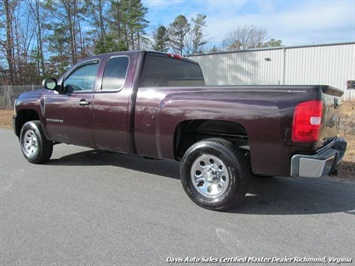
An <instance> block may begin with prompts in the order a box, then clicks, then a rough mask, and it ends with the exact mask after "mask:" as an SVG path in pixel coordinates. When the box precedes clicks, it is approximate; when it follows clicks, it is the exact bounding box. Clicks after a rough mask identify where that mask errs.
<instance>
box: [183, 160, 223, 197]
mask: <svg viewBox="0 0 355 266" xmlns="http://www.w3.org/2000/svg"><path fill="white" fill-rule="evenodd" d="M190 174H191V181H192V184H193V186H194V187H195V189H196V190H197V191H198V192H199V193H200V194H202V195H203V196H205V197H208V198H217V197H219V196H221V195H222V194H223V193H224V192H225V191H226V190H227V188H228V185H229V182H230V179H229V173H228V169H227V167H226V165H225V164H224V163H223V162H222V161H221V160H220V159H218V158H217V157H216V156H213V155H210V154H201V155H200V156H199V157H197V158H196V160H195V161H194V163H193V164H192V167H191V172H190Z"/></svg>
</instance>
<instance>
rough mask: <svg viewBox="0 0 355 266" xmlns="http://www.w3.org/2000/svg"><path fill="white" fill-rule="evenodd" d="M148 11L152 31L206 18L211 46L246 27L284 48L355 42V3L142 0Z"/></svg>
mask: <svg viewBox="0 0 355 266" xmlns="http://www.w3.org/2000/svg"><path fill="white" fill-rule="evenodd" d="M142 2H143V4H144V5H145V6H146V7H148V8H149V13H148V15H147V19H148V20H149V21H150V30H153V29H154V28H157V27H158V26H159V25H164V26H168V25H169V24H170V23H171V22H173V20H174V19H175V17H177V16H178V15H180V14H181V15H184V16H186V17H187V18H188V19H190V18H192V17H195V16H196V14H198V13H202V14H205V15H207V28H206V33H207V34H208V38H209V40H210V45H211V46H213V44H215V45H217V46H219V45H220V44H221V42H222V40H223V39H224V38H225V36H226V34H228V33H229V32H231V31H232V30H233V29H234V28H236V27H238V26H243V25H255V26H257V27H263V28H265V29H267V31H268V35H269V37H270V38H275V39H280V40H282V41H283V44H284V45H287V46H292V45H308V44H313V43H314V44H323V43H333V42H352V41H355V0H295V1H294V0H142Z"/></svg>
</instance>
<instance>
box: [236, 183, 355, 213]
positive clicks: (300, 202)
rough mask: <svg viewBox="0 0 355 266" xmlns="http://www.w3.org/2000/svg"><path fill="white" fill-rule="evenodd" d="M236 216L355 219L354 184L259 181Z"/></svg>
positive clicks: (253, 186) (250, 188)
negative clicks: (338, 215) (346, 216)
mask: <svg viewBox="0 0 355 266" xmlns="http://www.w3.org/2000/svg"><path fill="white" fill-rule="evenodd" d="M233 212H237V213H243V214H259V215H260V214H267V215H293V214H319V213H335V212H344V213H347V214H353V215H355V182H351V181H347V182H345V181H339V180H332V179H330V178H328V177H324V178H317V179H316V178H302V177H297V178H291V177H274V178H270V179H267V178H257V177H254V178H253V179H252V181H251V183H250V186H249V191H248V194H247V196H246V197H245V200H244V202H243V203H242V204H241V205H240V207H237V208H236V209H235V210H234V211H233Z"/></svg>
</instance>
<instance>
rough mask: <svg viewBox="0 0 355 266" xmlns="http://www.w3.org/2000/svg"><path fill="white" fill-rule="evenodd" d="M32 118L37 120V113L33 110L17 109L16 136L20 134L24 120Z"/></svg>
mask: <svg viewBox="0 0 355 266" xmlns="http://www.w3.org/2000/svg"><path fill="white" fill-rule="evenodd" d="M32 120H39V116H38V113H37V112H36V111H35V110H30V109H27V110H20V111H18V113H17V116H16V125H15V130H16V135H17V136H18V137H19V136H20V132H21V128H22V127H23V125H24V124H25V123H26V122H28V121H32Z"/></svg>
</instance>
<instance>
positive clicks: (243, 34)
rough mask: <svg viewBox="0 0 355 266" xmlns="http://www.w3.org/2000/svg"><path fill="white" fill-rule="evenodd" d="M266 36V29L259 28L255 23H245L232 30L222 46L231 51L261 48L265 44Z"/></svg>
mask: <svg viewBox="0 0 355 266" xmlns="http://www.w3.org/2000/svg"><path fill="white" fill-rule="evenodd" d="M266 38H267V30H266V29H264V28H257V27H256V26H254V25H244V26H239V27H237V28H236V29H234V30H233V31H232V32H230V33H228V34H227V36H226V38H225V39H224V40H223V43H222V46H223V47H224V49H226V50H229V51H232V50H240V49H250V48H259V47H262V46H263V43H264V41H265V40H266Z"/></svg>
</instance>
